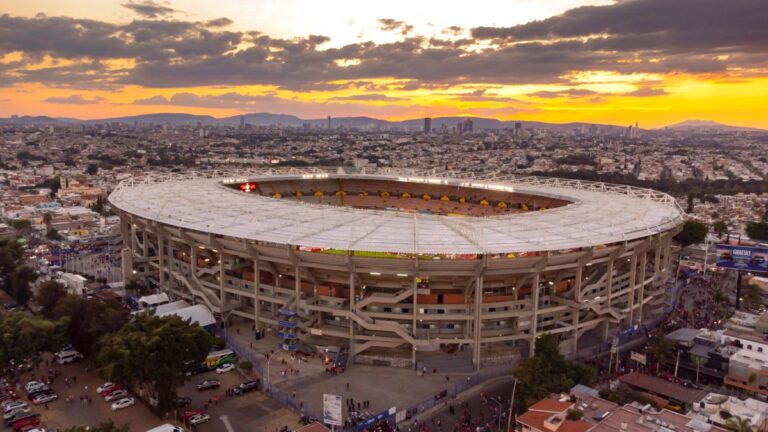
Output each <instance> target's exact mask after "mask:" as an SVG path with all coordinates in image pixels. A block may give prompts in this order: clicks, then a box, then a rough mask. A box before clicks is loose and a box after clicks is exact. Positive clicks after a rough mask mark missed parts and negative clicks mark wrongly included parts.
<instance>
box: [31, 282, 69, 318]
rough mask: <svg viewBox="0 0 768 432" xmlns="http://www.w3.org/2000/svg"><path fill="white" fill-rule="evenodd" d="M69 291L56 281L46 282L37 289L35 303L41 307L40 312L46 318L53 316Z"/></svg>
mask: <svg viewBox="0 0 768 432" xmlns="http://www.w3.org/2000/svg"><path fill="white" fill-rule="evenodd" d="M66 295H67V289H66V288H65V287H64V285H62V284H60V283H59V282H56V281H54V280H51V281H47V282H44V283H43V284H42V285H40V286H39V287H38V288H37V294H36V295H35V302H37V304H38V305H39V306H40V312H41V313H42V315H43V316H44V317H46V318H51V317H52V316H53V308H55V307H56V305H57V304H58V303H59V301H60V300H61V299H63V298H64V297H66Z"/></svg>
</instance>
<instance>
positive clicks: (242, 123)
mask: <svg viewBox="0 0 768 432" xmlns="http://www.w3.org/2000/svg"><path fill="white" fill-rule="evenodd" d="M244 127H245V116H240V129H243V128H244Z"/></svg>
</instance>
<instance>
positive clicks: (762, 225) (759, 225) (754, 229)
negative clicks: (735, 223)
mask: <svg viewBox="0 0 768 432" xmlns="http://www.w3.org/2000/svg"><path fill="white" fill-rule="evenodd" d="M747 235H748V236H749V238H751V239H752V240H764V241H768V222H749V223H748V224H747Z"/></svg>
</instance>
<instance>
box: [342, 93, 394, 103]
mask: <svg viewBox="0 0 768 432" xmlns="http://www.w3.org/2000/svg"><path fill="white" fill-rule="evenodd" d="M329 100H332V101H358V102H359V101H385V102H395V101H402V100H406V99H404V98H400V97H393V96H387V95H385V94H381V93H365V94H356V95H351V96H335V97H332V98H330V99H329Z"/></svg>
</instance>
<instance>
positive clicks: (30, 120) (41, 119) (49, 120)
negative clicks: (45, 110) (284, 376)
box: [0, 116, 59, 125]
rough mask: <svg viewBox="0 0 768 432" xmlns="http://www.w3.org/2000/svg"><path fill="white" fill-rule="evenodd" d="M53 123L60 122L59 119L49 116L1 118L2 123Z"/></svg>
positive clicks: (0, 122)
mask: <svg viewBox="0 0 768 432" xmlns="http://www.w3.org/2000/svg"><path fill="white" fill-rule="evenodd" d="M53 123H59V120H58V119H55V118H53V117H48V116H13V117H8V118H0V124H17V125H31V124H53Z"/></svg>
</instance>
